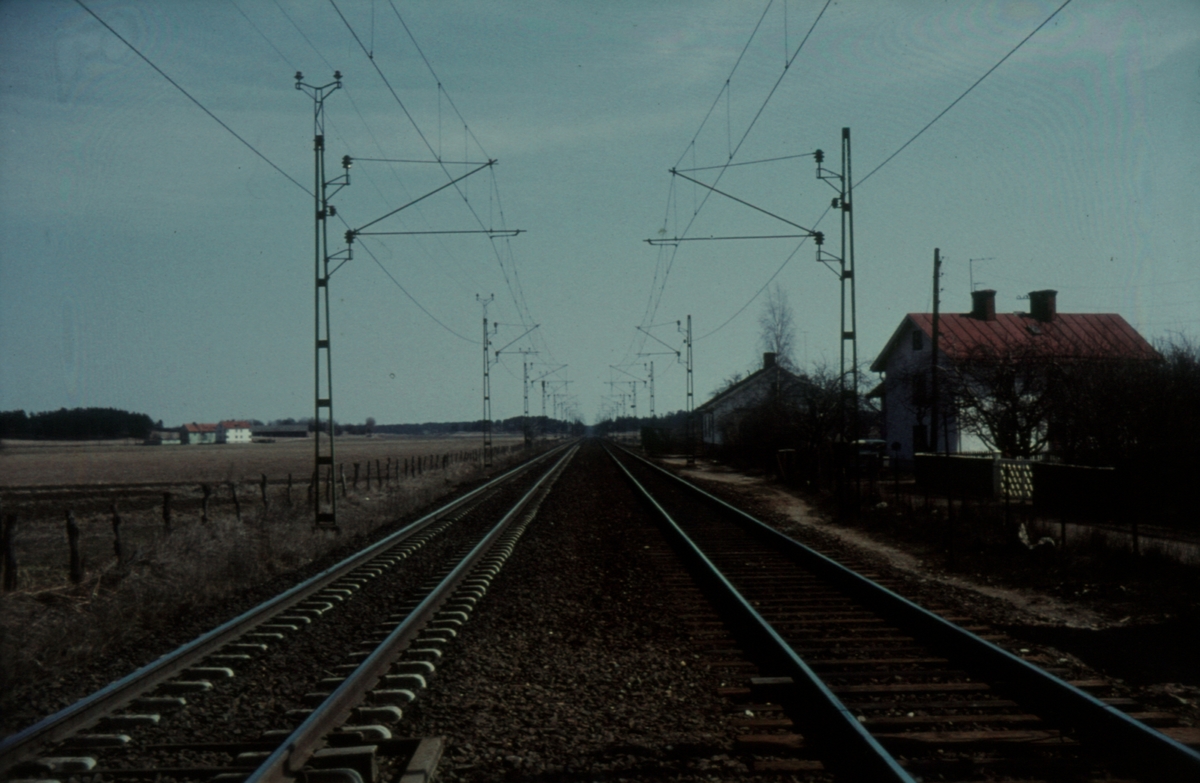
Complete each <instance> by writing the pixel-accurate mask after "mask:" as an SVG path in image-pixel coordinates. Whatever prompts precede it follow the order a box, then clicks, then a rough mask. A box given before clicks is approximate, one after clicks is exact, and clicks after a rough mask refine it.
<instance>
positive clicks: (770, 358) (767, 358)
mask: <svg viewBox="0 0 1200 783" xmlns="http://www.w3.org/2000/svg"><path fill="white" fill-rule="evenodd" d="M774 366H775V354H774V353H770V352H768V353H764V354H763V369H764V370H769V369H771V368H772V367H774Z"/></svg>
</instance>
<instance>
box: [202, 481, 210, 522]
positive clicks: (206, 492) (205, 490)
mask: <svg viewBox="0 0 1200 783" xmlns="http://www.w3.org/2000/svg"><path fill="white" fill-rule="evenodd" d="M200 491H201V492H203V493H204V499H203V500H201V501H200V521H201V522H202V523H204V524H206V525H207V524H208V499H209V498H211V497H212V487H210V486H209V485H207V484H201V485H200Z"/></svg>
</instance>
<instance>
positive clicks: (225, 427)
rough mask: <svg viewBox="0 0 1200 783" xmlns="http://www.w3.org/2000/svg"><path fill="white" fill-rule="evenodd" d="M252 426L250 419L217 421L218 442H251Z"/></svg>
mask: <svg viewBox="0 0 1200 783" xmlns="http://www.w3.org/2000/svg"><path fill="white" fill-rule="evenodd" d="M251 429H252V428H251V426H250V422H248V421H232V420H230V421H222V422H218V423H217V443H249V442H250V438H251Z"/></svg>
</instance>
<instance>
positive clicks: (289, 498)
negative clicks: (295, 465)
mask: <svg viewBox="0 0 1200 783" xmlns="http://www.w3.org/2000/svg"><path fill="white" fill-rule="evenodd" d="M287 504H288V508H291V507H292V474H291V473H289V474H288V486H287Z"/></svg>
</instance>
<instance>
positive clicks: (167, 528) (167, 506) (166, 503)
mask: <svg viewBox="0 0 1200 783" xmlns="http://www.w3.org/2000/svg"><path fill="white" fill-rule="evenodd" d="M162 517H163V532H165V533H170V532H171V493H170V492H164V493H163V512H162Z"/></svg>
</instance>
